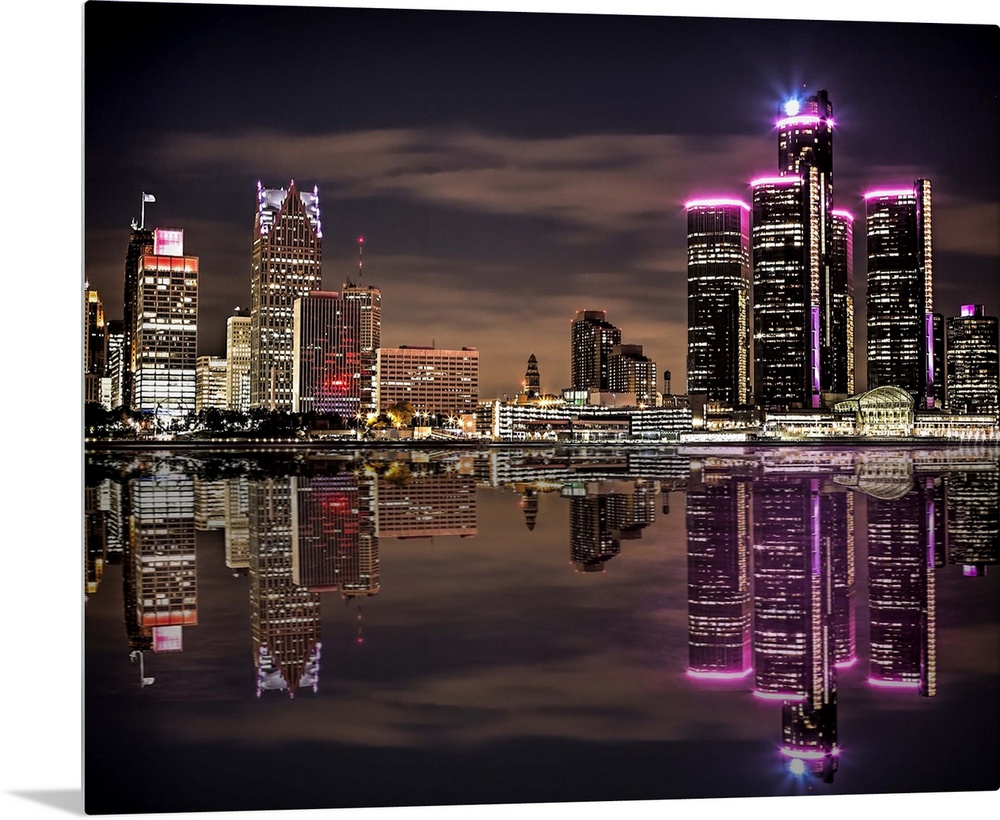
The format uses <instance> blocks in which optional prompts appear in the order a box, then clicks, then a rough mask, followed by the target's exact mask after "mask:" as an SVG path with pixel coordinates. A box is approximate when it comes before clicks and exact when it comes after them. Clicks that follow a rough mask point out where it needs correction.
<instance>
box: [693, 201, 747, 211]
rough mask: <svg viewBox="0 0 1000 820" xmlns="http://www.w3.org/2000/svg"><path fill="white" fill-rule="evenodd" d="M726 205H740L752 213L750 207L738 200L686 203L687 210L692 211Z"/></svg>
mask: <svg viewBox="0 0 1000 820" xmlns="http://www.w3.org/2000/svg"><path fill="white" fill-rule="evenodd" d="M724 205H739V206H740V207H741V208H742V209H743V210H745V211H747V212H749V211H750V206H749V205H747V204H746V203H745V202H742V201H740V200H738V199H724V198H719V199H692V200H691V201H690V202H685V203H684V207H685V208H686V209H687V210H691V208H717V207H720V206H724Z"/></svg>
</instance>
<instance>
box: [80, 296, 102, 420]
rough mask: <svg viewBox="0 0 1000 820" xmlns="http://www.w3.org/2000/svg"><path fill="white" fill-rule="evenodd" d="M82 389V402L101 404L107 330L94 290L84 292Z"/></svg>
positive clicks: (99, 301)
mask: <svg viewBox="0 0 1000 820" xmlns="http://www.w3.org/2000/svg"><path fill="white" fill-rule="evenodd" d="M83 296H84V301H83V308H84V315H83V321H84V334H83V374H84V380H83V387H84V399H83V400H84V401H85V402H96V403H98V404H100V403H101V382H102V380H103V378H104V376H105V373H106V371H107V361H108V329H107V325H106V324H105V322H104V303H103V302H102V301H101V297H100V294H98V292H97V291H96V290H91V289H90V288H87V289H86V290H85V291H84V294H83Z"/></svg>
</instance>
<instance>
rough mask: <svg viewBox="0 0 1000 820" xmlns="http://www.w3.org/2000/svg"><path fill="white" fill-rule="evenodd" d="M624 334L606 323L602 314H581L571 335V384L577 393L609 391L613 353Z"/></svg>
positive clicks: (600, 311)
mask: <svg viewBox="0 0 1000 820" xmlns="http://www.w3.org/2000/svg"><path fill="white" fill-rule="evenodd" d="M621 341H622V332H621V329H620V328H617V327H615V326H614V325H613V324H611V323H610V322H608V321H607V318H606V314H605V311H603V310H578V311H577V312H576V318H575V319H574V320H573V323H572V327H571V335H570V343H571V346H570V351H571V380H572V387H573V389H574V390H608V389H609V388H608V384H609V378H610V364H611V350H612V348H614V346H615V345H618V344H621Z"/></svg>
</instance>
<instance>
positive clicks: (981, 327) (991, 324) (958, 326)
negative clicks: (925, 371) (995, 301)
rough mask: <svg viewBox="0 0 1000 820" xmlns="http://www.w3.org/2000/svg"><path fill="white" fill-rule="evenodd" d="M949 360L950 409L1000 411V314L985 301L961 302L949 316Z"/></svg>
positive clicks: (948, 402) (965, 411) (948, 392)
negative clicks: (958, 309)
mask: <svg viewBox="0 0 1000 820" xmlns="http://www.w3.org/2000/svg"><path fill="white" fill-rule="evenodd" d="M947 360H948V382H947V383H948V390H947V405H948V409H949V410H953V411H955V412H958V413H997V412H1000V337H998V333H997V317H996V316H987V315H986V310H985V308H984V307H983V306H982V305H962V312H961V315H959V316H952V317H949V318H948V322H947Z"/></svg>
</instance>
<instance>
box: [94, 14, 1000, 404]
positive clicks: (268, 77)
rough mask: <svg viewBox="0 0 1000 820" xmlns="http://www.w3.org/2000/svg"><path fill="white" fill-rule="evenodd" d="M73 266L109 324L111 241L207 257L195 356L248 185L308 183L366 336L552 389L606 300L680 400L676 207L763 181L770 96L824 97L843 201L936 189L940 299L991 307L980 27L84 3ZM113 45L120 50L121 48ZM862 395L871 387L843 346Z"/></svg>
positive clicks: (485, 393)
mask: <svg viewBox="0 0 1000 820" xmlns="http://www.w3.org/2000/svg"><path fill="white" fill-rule="evenodd" d="M84 12H85V15H84V22H85V30H86V37H85V60H84V71H85V82H84V95H85V117H84V148H85V154H84V168H83V170H84V205H85V220H84V225H85V242H86V245H85V271H84V272H85V276H86V278H87V279H88V280H89V282H90V284H91V286H92V287H96V288H97V289H98V290H99V292H100V293H101V295H102V297H103V299H104V302H105V307H106V312H107V315H108V316H109V317H110V318H118V317H120V316H121V290H122V269H123V261H124V254H125V247H126V244H127V241H128V233H129V223H130V221H131V220H132V219H133V218H138V217H139V207H140V194H141V193H142V192H143V191H146V192H148V193H152V194H154V195H155V196H156V199H157V201H156V203H155V204H153V205H150V206H148V207H147V214H146V221H147V225H148V226H162V227H178V228H183V229H184V231H185V252H186V253H189V254H192V255H197V256H199V257H200V259H201V290H200V305H199V343H198V347H199V353H200V354H213V355H224V353H225V319H226V317H227V316H228V315H230V314H231V311H232V309H233V308H234V307H235V306H237V305H242V306H246V305H247V304H248V303H249V295H250V251H251V241H252V229H253V217H254V209H255V192H256V184H257V181H258V180H260V181H261V182H262V183H263V184H264V185H265V187H279V186H287V184H288V182H289V180H290V179H294V180H295V181H296V183H297V184H298V185H299V186H300V187H306V188H311V187H312V186H313V185H318V186H319V191H320V205H321V211H322V219H323V235H324V236H323V252H324V261H323V285H324V287H325V288H326V289H328V290H339V288H340V287H341V285H342V283H343V282H344V281H345V279H346V278H347V277H349V276H356V272H357V266H358V252H357V238H358V237H359V236H364V237H365V259H364V273H363V277H362V282H363V283H368V284H375V285H377V286H378V287H380V288H381V290H382V294H383V331H382V344H383V345H384V346H396V345H400V344H411V345H413V344H416V345H422V344H426V345H430V344H435V345H436V346H438V347H441V348H446V347H461V346H472V347H477V348H479V350H480V357H481V391H480V395H481V398H493V397H496V396H499V395H502V394H504V393H508V394H510V395H513V394H514V393H516V392H517V390H518V388H519V383H520V379H521V378H522V376H523V374H524V370H525V364H526V361H527V358H528V356H529V354H531V353H534V354H535V355H536V356H537V358H538V361H539V368H540V371H541V376H542V389H543V391H546V392H558V391H559V390H561V389H562V388H564V387H567V386H568V385H569V376H570V374H569V323H570V320H571V319H572V318H573V316H574V313H575V311H577V310H582V309H604V310H606V311H607V314H608V319H609V321H611V322H613V323H614V324H616V325H618V326H620V327H621V328H622V340H623V342H626V343H630V344H641V345H643V347H644V352H645V353H646V354H647V355H649V356H650V357H651V358H653V359H654V360H655V361H656V363H657V367H658V370H659V371H661V373H662V371H663V370H670V371H672V373H673V378H674V382H673V386H674V389H675V390H676V389H679V388H680V389H683V387H682V386H683V374H684V367H685V363H684V362H685V350H686V333H685V327H686V283H687V280H686V233H685V232H686V221H685V214H684V209H683V203H684V202H685V201H686V200H687V199H689V198H691V197H693V196H698V195H704V194H719V193H725V194H730V195H736V196H740V197H742V198H744V200H745V201H749V187H748V183H749V181H750V180H751V179H752V178H754V177H755V176H759V175H761V174H762V173H773V172H774V171H775V170H776V163H777V144H776V136H775V132H774V130H773V124H774V121H775V119H776V115H777V109H778V105H779V103H780V102H781V101H782V100H784V99H785V98H786V97H787V96H788V95H789V94H791V93H793V92H796V91H798V92H800V93H806V94H813V93H815V92H816V91H817V90H819V89H826V90H827V91H828V92H829V94H830V98H831V100H832V101H833V105H834V116H835V119H836V122H837V128H836V133H835V140H834V189H835V201H836V205H837V207H840V208H845V209H847V210H849V211H851V212H852V213H854V214H855V216H856V217H857V219H858V221H857V223H856V228H857V237H856V238H857V241H856V262H855V277H856V284H857V301H858V308H859V311H858V313H859V315H858V325H859V326H860V327H861V328H863V326H864V322H863V306H864V299H863V292H864V291H863V285H864V270H865V262H864V253H865V243H864V238H863V234H864V229H863V224H864V222H863V213H864V212H863V201H862V199H861V195H862V193H863V192H864V191H865V190H868V189H871V188H875V187H878V188H882V187H899V186H909V185H911V184H912V182H913V180H914V179H916V178H917V177H927V178H929V179H931V181H932V185H933V191H934V206H935V212H934V214H935V216H934V220H935V221H934V229H935V236H934V241H935V302H936V304H935V307H936V310H937V311H939V312H941V313H943V314H944V315H945V316H952V315H957V314H958V312H959V306H960V305H961V304H964V303H968V302H977V303H985V305H986V308H987V312H988V313H990V314H992V315H996V314H997V312H998V310H1000V298H998V294H1000V267H998V266H1000V183H998V178H1000V177H998V147H1000V139H998V100H997V92H998V88H1000V83H998V79H1000V71H998V61H997V54H998V53H1000V30H998V28H997V27H996V26H992V25H958V24H919V23H917V24H914V23H906V24H895V23H858V22H816V21H804V22H802V21H800V22H788V21H768V20H746V19H731V20H727V19H695V18H665V17H638V16H631V17H630V16H612V15H607V14H603V15H602V14H588V15H568V14H526V13H500V12H450V11H449V12H445V11H413V10H409V11H408V10H359V9H326V8H288V7H277V8H275V7H238V6H183V5H180V6H178V5H172V4H165V5H145V4H131V3H128V4H122V3H107V2H97V3H88V4H86V6H85V7H84ZM126 31H127V32H132V34H130V35H129V36H123V34H122V32H126ZM858 354H859V355H858V358H859V367H858V386H859V388H860V387H863V386H864V380H865V374H864V355H863V334H862V335H861V336H859V339H858Z"/></svg>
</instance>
